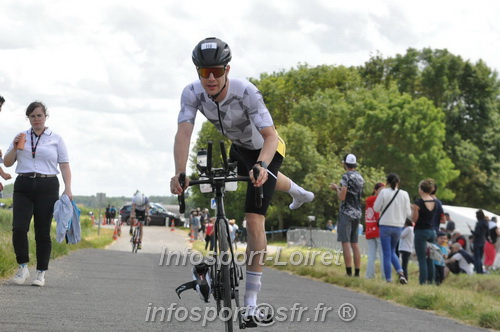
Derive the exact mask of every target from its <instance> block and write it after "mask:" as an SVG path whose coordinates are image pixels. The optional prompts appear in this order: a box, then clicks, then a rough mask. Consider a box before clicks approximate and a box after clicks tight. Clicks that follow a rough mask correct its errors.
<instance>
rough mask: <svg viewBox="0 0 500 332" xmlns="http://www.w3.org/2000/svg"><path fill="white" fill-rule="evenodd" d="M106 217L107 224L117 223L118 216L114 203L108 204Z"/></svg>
mask: <svg viewBox="0 0 500 332" xmlns="http://www.w3.org/2000/svg"><path fill="white" fill-rule="evenodd" d="M104 215H105V217H106V221H105V224H108V225H112V224H114V223H115V218H116V208H115V206H114V205H111V204H108V206H107V207H106V211H105V212H104Z"/></svg>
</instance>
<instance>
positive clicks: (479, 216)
mask: <svg viewBox="0 0 500 332" xmlns="http://www.w3.org/2000/svg"><path fill="white" fill-rule="evenodd" d="M476 218H477V220H483V219H484V212H483V210H477V211H476Z"/></svg>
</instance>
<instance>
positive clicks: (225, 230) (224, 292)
mask: <svg viewBox="0 0 500 332" xmlns="http://www.w3.org/2000/svg"><path fill="white" fill-rule="evenodd" d="M220 148H221V149H220V150H221V154H222V161H223V168H216V169H212V142H211V141H209V142H208V149H207V165H206V167H201V166H200V165H197V167H198V170H199V171H200V177H201V176H203V177H206V179H203V180H192V181H190V182H189V186H194V185H199V184H210V185H211V186H212V192H213V193H214V194H215V202H216V206H217V215H216V221H215V225H214V236H215V247H214V259H215V264H212V265H211V266H210V277H211V279H212V284H213V285H212V290H213V296H214V298H215V300H216V303H217V311H218V312H221V309H222V307H221V301H222V302H223V304H224V306H225V307H229V309H231V310H229V311H227V310H225V311H223V313H224V314H225V315H226V316H225V317H224V318H225V320H226V331H229V332H231V331H233V326H232V322H233V319H234V312H233V310H232V309H233V308H232V304H231V300H232V299H234V301H235V304H236V308H238V309H239V308H240V304H239V291H238V286H239V281H240V280H243V272H242V269H241V267H240V266H238V265H237V264H236V261H235V259H234V251H233V245H232V243H231V237H230V232H229V222H228V219H227V218H226V214H225V210H224V195H225V184H226V182H235V181H246V182H248V181H250V178H249V177H248V176H237V174H236V171H235V169H236V164H237V163H229V162H228V159H227V154H226V150H225V146H224V141H220ZM253 172H254V176H255V178H257V177H258V176H259V168H258V167H254V168H253ZM179 182H180V184H181V186H182V187H184V185H185V174H183V173H181V175H180V176H179ZM262 197H263V194H262V187H260V188H259V190H257V191H256V197H255V198H256V204H257V205H258V206H259V205H260V204H262ZM184 211H185V202H184V194H182V195H179V212H180V213H184ZM226 288H227V289H226ZM227 314H228V315H230V317H227ZM236 314H237V315H238V325H239V327H240V329H244V328H245V323H244V322H243V318H242V315H241V311H240V310H238V312H237V313H236Z"/></svg>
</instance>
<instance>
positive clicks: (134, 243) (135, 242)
mask: <svg viewBox="0 0 500 332" xmlns="http://www.w3.org/2000/svg"><path fill="white" fill-rule="evenodd" d="M139 239H140V231H139V228H138V227H137V228H135V229H134V235H133V237H132V252H133V253H137V249H138V248H139Z"/></svg>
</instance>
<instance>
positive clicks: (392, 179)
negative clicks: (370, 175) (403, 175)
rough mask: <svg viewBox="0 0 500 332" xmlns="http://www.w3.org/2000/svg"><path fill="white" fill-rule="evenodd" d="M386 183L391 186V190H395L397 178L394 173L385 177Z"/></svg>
mask: <svg viewBox="0 0 500 332" xmlns="http://www.w3.org/2000/svg"><path fill="white" fill-rule="evenodd" d="M387 183H388V184H389V185H390V186H391V188H392V189H396V186H397V185H398V183H399V176H398V175H397V174H396V173H391V174H389V175H387Z"/></svg>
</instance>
